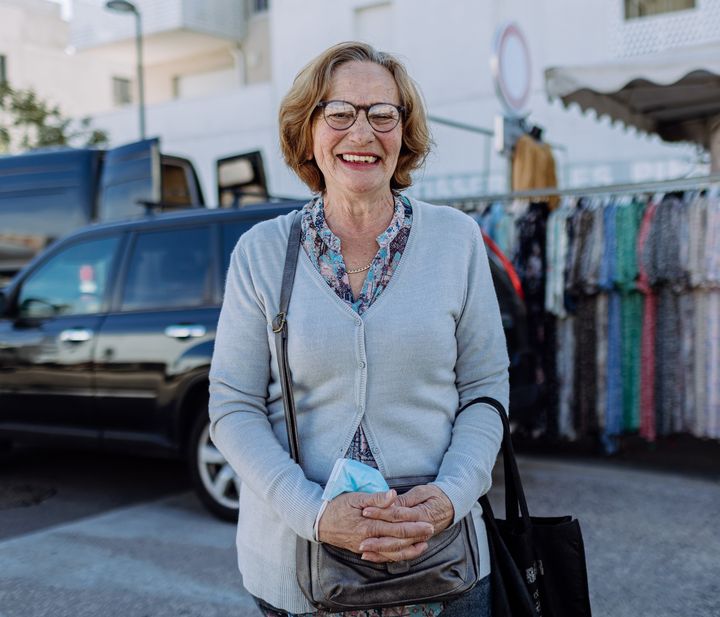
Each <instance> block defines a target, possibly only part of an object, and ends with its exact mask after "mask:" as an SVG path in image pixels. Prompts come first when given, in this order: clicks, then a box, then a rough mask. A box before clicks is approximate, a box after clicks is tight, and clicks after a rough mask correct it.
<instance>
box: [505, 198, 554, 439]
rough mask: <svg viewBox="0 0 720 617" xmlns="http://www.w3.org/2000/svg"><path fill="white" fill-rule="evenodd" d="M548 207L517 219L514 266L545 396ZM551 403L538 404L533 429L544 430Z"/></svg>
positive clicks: (550, 385) (548, 377)
mask: <svg viewBox="0 0 720 617" xmlns="http://www.w3.org/2000/svg"><path fill="white" fill-rule="evenodd" d="M548 214H549V212H548V207H547V204H545V203H531V204H530V206H529V207H528V210H527V212H526V213H525V214H524V215H523V216H521V217H520V218H519V219H518V222H517V229H518V234H517V236H518V240H517V250H516V252H515V259H514V265H515V269H516V270H517V273H518V276H519V277H520V281H521V283H522V287H523V292H524V294H525V305H526V308H527V321H528V342H529V344H530V346H531V348H532V349H534V350H535V351H536V352H537V354H538V359H539V370H538V385H541V386H546V388H545V389H546V393H547V394H550V393H551V392H552V390H553V389H555V370H554V366H555V341H554V338H553V336H554V326H553V323H552V319H551V316H548V315H546V314H545V271H546V247H545V243H546V240H547V219H548ZM552 404H553V403H552V401H548V400H547V399H545V400H543V401H541V404H540V405H539V407H540V408H539V409H538V417H537V418H536V419H535V424H534V426H532V427H528V428H533V429H538V428H539V429H547V427H548V414H549V413H552V414H556V411H555V410H554V409H552V408H549V407H552Z"/></svg>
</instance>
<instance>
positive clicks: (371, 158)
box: [341, 154, 378, 163]
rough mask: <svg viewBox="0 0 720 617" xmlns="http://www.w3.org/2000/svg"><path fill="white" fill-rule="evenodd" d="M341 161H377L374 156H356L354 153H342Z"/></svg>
mask: <svg viewBox="0 0 720 617" xmlns="http://www.w3.org/2000/svg"><path fill="white" fill-rule="evenodd" d="M341 156H342V159H343V161H347V162H348V163H374V162H375V161H377V158H378V157H376V156H358V155H356V154H342V155H341Z"/></svg>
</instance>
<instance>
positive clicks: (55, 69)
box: [0, 0, 133, 118]
mask: <svg viewBox="0 0 720 617" xmlns="http://www.w3.org/2000/svg"><path fill="white" fill-rule="evenodd" d="M69 31H70V27H69V24H68V23H67V21H65V20H63V19H62V17H61V7H60V5H58V4H56V3H55V2H48V1H47V0H0V82H6V81H7V82H8V83H9V84H10V85H11V86H12V87H13V88H16V89H29V88H31V89H33V90H34V91H35V92H36V94H37V95H38V96H39V98H41V99H42V100H44V101H47V102H49V103H51V104H52V105H56V106H58V107H59V108H60V110H61V112H62V113H63V115H65V116H71V117H76V118H79V117H83V116H85V115H89V114H94V113H97V112H98V111H100V110H108V109H111V108H113V106H114V102H113V88H112V86H113V81H112V77H113V76H114V75H126V74H129V73H132V71H133V59H132V58H129V57H128V58H121V59H119V60H118V61H117V62H98V61H97V59H96V58H94V57H92V56H87V57H84V58H80V57H76V56H75V55H74V54H73V53H72V52H73V50H72V48H71V47H69V40H70V39H69V37H70V35H69ZM93 85H94V87H91V86H93Z"/></svg>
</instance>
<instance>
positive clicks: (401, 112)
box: [315, 99, 406, 133]
mask: <svg viewBox="0 0 720 617" xmlns="http://www.w3.org/2000/svg"><path fill="white" fill-rule="evenodd" d="M332 103H343V104H345V105H350V107H352V108H353V109H354V110H355V118H354V119H353V121H352V122H351V123H350V124H348V125H347V126H346V127H343V128H338V127H336V126H333V125H332V124H330V121H329V120H328V119H327V116H326V115H325V112H326V110H327V106H328V105H330V104H332ZM377 105H389V106H390V107H393V108H395V109H396V110H397V111H398V117H397V122H395V124H393V125H392V127H390V128H389V129H378V128H377V127H376V126H375V125H374V124H373V123H372V120H371V119H370V110H371V109H372V108H373V107H376V106H377ZM315 107H316V109H322V111H323V114H322V116H323V119H324V120H325V123H326V124H327V125H328V126H329V127H330V128H331V129H333V130H334V131H347V130H348V129H349V128H350V127H351V126H352V125H353V124H355V123H356V122H357V119H358V116H359V115H360V112H361V111H364V112H365V118H366V119H367V121H368V124H369V125H370V126H371V127H372V129H373V131H377V132H378V133H389V132H390V131H392V130H393V129H394V128H395V127H396V126H397V125H398V124H400V120H402V119H403V118H404V117H405V111H406V109H405V107H403V106H402V105H395V104H394V103H382V102H380V103H371V104H370V105H355V103H351V102H350V101H342V100H340V99H332V100H330V101H320V102H319V103H318V104H317V105H316V106H315Z"/></svg>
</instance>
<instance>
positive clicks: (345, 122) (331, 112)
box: [325, 101, 355, 130]
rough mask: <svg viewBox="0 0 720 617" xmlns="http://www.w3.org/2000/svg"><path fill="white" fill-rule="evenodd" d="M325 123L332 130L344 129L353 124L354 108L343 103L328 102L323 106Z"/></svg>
mask: <svg viewBox="0 0 720 617" xmlns="http://www.w3.org/2000/svg"><path fill="white" fill-rule="evenodd" d="M325 121H326V122H327V123H328V124H329V125H330V126H331V127H332V128H334V129H340V130H342V129H346V128H348V127H349V126H351V125H352V123H353V122H355V108H354V107H353V106H352V105H350V103H345V102H344V101H330V102H329V103H328V104H327V105H325Z"/></svg>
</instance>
